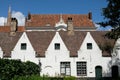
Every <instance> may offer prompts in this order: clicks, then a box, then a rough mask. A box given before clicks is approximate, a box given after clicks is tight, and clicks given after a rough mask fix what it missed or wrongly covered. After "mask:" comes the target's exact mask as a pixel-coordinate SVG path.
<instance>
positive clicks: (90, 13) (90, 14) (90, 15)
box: [88, 12, 92, 20]
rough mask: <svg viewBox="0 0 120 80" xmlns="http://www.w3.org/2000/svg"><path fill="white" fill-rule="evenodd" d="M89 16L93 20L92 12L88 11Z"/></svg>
mask: <svg viewBox="0 0 120 80" xmlns="http://www.w3.org/2000/svg"><path fill="white" fill-rule="evenodd" d="M88 18H89V19H90V20H91V19H92V12H89V13H88Z"/></svg>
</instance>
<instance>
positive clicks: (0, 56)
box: [0, 47, 3, 58]
mask: <svg viewBox="0 0 120 80" xmlns="http://www.w3.org/2000/svg"><path fill="white" fill-rule="evenodd" d="M0 58H3V51H2V49H1V47H0Z"/></svg>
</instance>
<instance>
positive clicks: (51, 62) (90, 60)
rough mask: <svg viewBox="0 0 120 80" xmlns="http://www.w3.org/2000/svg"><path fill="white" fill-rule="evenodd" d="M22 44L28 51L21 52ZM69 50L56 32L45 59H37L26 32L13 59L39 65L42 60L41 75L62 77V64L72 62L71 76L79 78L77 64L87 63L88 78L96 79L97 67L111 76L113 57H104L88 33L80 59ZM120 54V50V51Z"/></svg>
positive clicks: (13, 53) (16, 48)
mask: <svg viewBox="0 0 120 80" xmlns="http://www.w3.org/2000/svg"><path fill="white" fill-rule="evenodd" d="M21 43H26V44H27V49H26V50H21V48H20V47H21ZM55 43H60V50H55V49H54V47H55V46H54V45H55ZM87 43H92V46H93V47H92V49H91V50H88V49H87ZM69 52H70V51H69V50H68V49H67V47H66V46H65V43H64V41H63V40H62V38H61V36H60V34H59V32H56V34H55V36H54V38H53V39H52V41H51V43H50V45H49V46H48V49H47V50H46V52H45V57H40V58H36V57H35V51H34V49H33V47H32V45H31V43H30V41H29V39H28V37H27V35H26V33H25V32H24V33H23V35H22V36H21V38H20V39H19V41H18V42H17V44H16V46H15V48H14V49H13V51H12V54H11V58H12V59H21V60H22V61H28V60H29V61H32V62H35V63H36V64H38V61H39V60H40V61H41V63H42V66H41V68H42V71H41V75H43V74H44V75H49V76H58V75H60V62H70V65H71V75H72V76H76V77H77V71H76V70H77V69H76V62H81V61H85V62H87V76H86V77H95V67H96V66H101V67H102V73H103V74H102V76H103V77H105V76H106V77H107V76H111V64H110V62H111V57H102V51H101V50H100V48H99V47H98V45H97V43H96V42H95V40H94V39H93V37H92V36H91V34H90V33H89V32H88V33H87V35H86V37H85V39H84V41H83V43H82V45H81V47H80V49H79V50H78V57H70V54H69ZM118 52H119V53H118V54H120V50H118ZM118 56H119V55H118Z"/></svg>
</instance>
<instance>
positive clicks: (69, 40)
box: [60, 31, 86, 57]
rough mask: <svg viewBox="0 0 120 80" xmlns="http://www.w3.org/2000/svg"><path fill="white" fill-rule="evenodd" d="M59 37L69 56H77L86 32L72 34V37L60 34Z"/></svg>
mask: <svg viewBox="0 0 120 80" xmlns="http://www.w3.org/2000/svg"><path fill="white" fill-rule="evenodd" d="M60 36H61V38H62V39H63V41H64V43H65V45H66V47H67V48H68V50H69V51H70V56H72V57H74V56H77V51H78V50H79V48H80V46H81V44H82V42H83V40H84V38H85V36H86V32H79V31H76V32H74V35H68V34H67V32H65V31H62V32H60Z"/></svg>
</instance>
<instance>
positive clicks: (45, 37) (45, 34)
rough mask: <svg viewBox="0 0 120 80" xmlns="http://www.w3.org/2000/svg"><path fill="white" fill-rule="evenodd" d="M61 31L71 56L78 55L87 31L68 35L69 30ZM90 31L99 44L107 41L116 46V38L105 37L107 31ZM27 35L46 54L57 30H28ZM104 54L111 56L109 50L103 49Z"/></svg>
mask: <svg viewBox="0 0 120 80" xmlns="http://www.w3.org/2000/svg"><path fill="white" fill-rule="evenodd" d="M59 33H60V36H61V38H62V40H63V42H64V43H65V45H66V47H67V48H68V50H69V51H70V56H72V57H74V56H77V51H78V50H79V48H80V47H81V44H82V43H83V40H84V39H85V36H86V34H87V32H85V31H75V35H73V36H72V35H71V36H70V35H68V34H67V31H60V32H59ZM90 33H91V35H92V37H93V38H94V40H95V42H96V43H97V44H98V45H101V46H105V45H106V43H109V44H111V45H112V46H114V42H115V41H114V40H112V39H108V38H105V36H104V35H105V33H106V32H104V31H91V32H90ZM27 35H28V38H29V39H30V42H31V44H32V46H33V47H34V49H35V51H36V52H37V54H38V55H39V56H45V51H46V50H47V48H48V46H49V44H50V42H51V41H52V39H53V37H54V35H55V32H54V31H51V32H50V31H41V32H39V31H38V32H37V31H32V32H27ZM33 37H34V38H33ZM101 46H100V47H101ZM102 55H103V56H111V55H110V53H108V52H107V51H103V53H102Z"/></svg>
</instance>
